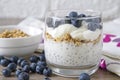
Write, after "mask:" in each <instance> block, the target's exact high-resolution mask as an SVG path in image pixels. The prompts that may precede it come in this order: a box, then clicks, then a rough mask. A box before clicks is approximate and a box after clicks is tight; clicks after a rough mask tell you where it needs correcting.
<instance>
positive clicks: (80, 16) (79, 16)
mask: <svg viewBox="0 0 120 80" xmlns="http://www.w3.org/2000/svg"><path fill="white" fill-rule="evenodd" d="M82 17H86V15H85V14H80V15H78V18H82Z"/></svg>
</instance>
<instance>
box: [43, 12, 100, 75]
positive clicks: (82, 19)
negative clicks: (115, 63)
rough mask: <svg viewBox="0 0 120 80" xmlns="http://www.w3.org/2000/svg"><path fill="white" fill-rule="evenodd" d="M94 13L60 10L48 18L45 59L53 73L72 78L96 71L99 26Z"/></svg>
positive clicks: (98, 18) (50, 14) (98, 19)
mask: <svg viewBox="0 0 120 80" xmlns="http://www.w3.org/2000/svg"><path fill="white" fill-rule="evenodd" d="M96 13H97V12H93V11H85V12H79V11H64V10H63V11H62V10H61V11H53V12H50V13H49V14H48V15H47V18H46V24H47V26H46V29H45V56H46V61H47V64H48V66H49V67H51V69H52V70H53V72H54V73H56V74H58V75H62V76H70V77H71V76H72V77H75V76H78V75H79V74H80V73H83V72H85V73H88V74H90V75H91V74H93V73H94V72H95V71H96V70H97V69H98V64H99V60H100V57H101V54H100V53H101V49H102V39H101V38H102V23H101V16H100V15H99V14H98V15H96Z"/></svg>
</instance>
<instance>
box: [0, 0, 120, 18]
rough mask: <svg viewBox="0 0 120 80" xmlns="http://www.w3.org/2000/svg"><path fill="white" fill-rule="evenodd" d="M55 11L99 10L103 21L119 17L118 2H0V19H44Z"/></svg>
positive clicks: (26, 0)
mask: <svg viewBox="0 0 120 80" xmlns="http://www.w3.org/2000/svg"><path fill="white" fill-rule="evenodd" d="M56 9H81V10H84V9H93V10H99V11H101V12H102V13H103V19H104V20H111V19H115V18H118V17H119V16H120V0H0V18H25V17H28V16H33V17H38V18H44V17H45V14H46V12H47V11H49V10H56Z"/></svg>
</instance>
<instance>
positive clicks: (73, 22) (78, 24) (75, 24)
mask: <svg viewBox="0 0 120 80" xmlns="http://www.w3.org/2000/svg"><path fill="white" fill-rule="evenodd" d="M71 23H72V25H74V26H75V27H77V28H79V27H80V26H81V23H82V21H81V20H75V19H72V20H71Z"/></svg>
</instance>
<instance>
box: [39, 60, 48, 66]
mask: <svg viewBox="0 0 120 80" xmlns="http://www.w3.org/2000/svg"><path fill="white" fill-rule="evenodd" d="M37 65H38V66H46V65H47V64H46V62H45V61H38V62H37Z"/></svg>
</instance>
